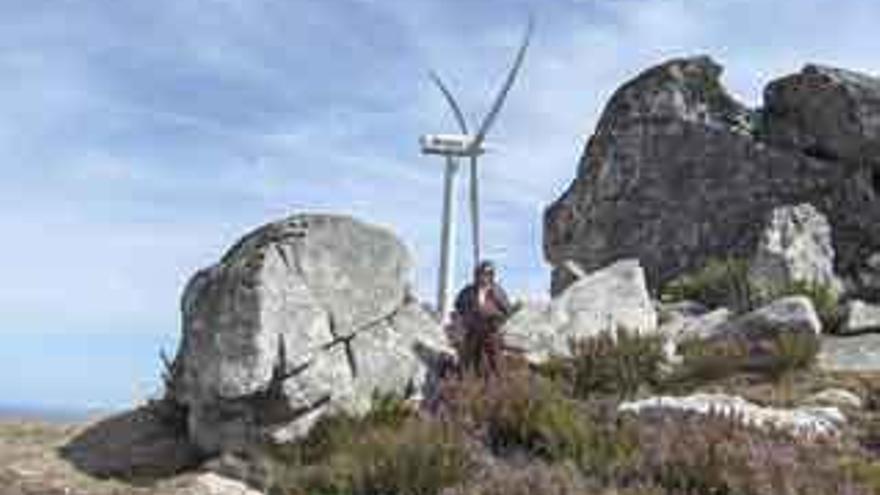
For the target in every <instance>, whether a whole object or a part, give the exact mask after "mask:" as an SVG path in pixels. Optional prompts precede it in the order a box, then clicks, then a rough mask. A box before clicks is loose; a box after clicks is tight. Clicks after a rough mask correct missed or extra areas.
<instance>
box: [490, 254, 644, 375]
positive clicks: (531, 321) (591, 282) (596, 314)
mask: <svg viewBox="0 0 880 495" xmlns="http://www.w3.org/2000/svg"><path fill="white" fill-rule="evenodd" d="M617 328H623V329H628V330H630V331H633V332H638V333H653V332H656V331H657V312H656V310H655V309H654V305H653V303H652V301H651V297H650V294H649V293H648V289H647V286H646V284H645V276H644V272H643V270H642V267H641V265H640V264H639V262H638V260H622V261H618V262H616V263H613V264H611V265H610V266H607V267H605V268H602V269H600V270H597V271H595V272H592V273H588V274H585V275H584V277H583V278H582V279H580V280H578V281H577V282H575V283H574V284H572V285H571V286H570V287H568V288H566V289H565V291H563V292H562V293H561V294H559V295H557V296H556V297H555V298H553V300H552V301H551V302H550V303H549V304H547V305H543V304H534V303H532V304H526V305H525V306H524V307H523V308H522V309H520V310H519V311H517V312H516V313H514V315H513V316H512V317H511V318H510V320H508V321H507V322H506V323H505V325H504V327H503V328H502V332H503V334H504V340H505V344H506V345H508V346H510V347H512V348H514V349H518V350H520V351H522V352H523V354H524V355H525V356H526V358H527V359H529V360H531V361H542V360H544V359H546V358H547V357H549V356H550V355H566V354H568V352H569V341H570V340H571V339H581V338H587V337H593V336H596V335H598V334H600V333H601V332H605V331H614V330H616V329H617Z"/></svg>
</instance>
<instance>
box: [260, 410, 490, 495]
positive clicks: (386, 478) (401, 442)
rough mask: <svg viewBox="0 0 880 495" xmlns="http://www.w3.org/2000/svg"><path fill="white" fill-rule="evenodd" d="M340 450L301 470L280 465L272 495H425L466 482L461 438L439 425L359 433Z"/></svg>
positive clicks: (411, 423)
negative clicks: (301, 494)
mask: <svg viewBox="0 0 880 495" xmlns="http://www.w3.org/2000/svg"><path fill="white" fill-rule="evenodd" d="M349 440H350V441H349V442H347V443H346V445H345V447H344V448H340V447H337V448H336V449H333V450H331V451H329V452H327V453H326V455H325V457H324V458H323V459H320V460H316V462H314V463H311V464H305V465H296V464H294V465H290V464H286V465H283V468H282V469H281V470H280V475H277V476H276V480H275V483H274V485H273V487H272V489H271V493H272V494H273V495H275V494H277V495H288V494H289V495H294V494H300V493H303V494H306V493H307V494H328V495H329V494H340V495H341V494H352V495H380V494H383V495H385V494H401V495H428V494H435V493H438V492H439V491H440V490H442V489H443V488H445V487H447V486H451V485H454V484H457V483H459V482H461V481H462V480H464V479H465V478H466V476H467V474H468V472H469V470H470V469H471V466H472V460H471V458H470V454H469V453H468V451H467V448H466V446H465V443H464V440H463V438H462V437H461V435H460V434H458V433H457V432H455V431H454V430H453V429H451V428H449V427H448V426H447V425H444V424H442V423H440V422H437V421H425V420H419V419H416V418H412V419H408V420H406V421H405V422H404V423H402V424H400V425H399V426H396V427H392V426H387V425H385V426H377V427H373V428H371V429H367V430H362V431H360V432H358V434H357V436H356V437H353V438H350V439H349Z"/></svg>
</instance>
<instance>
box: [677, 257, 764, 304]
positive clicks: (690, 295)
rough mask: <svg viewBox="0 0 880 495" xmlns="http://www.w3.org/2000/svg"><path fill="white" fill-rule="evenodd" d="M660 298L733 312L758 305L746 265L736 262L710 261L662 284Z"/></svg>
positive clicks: (729, 260) (736, 260) (726, 260)
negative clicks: (691, 271)
mask: <svg viewBox="0 0 880 495" xmlns="http://www.w3.org/2000/svg"><path fill="white" fill-rule="evenodd" d="M660 294H661V299H663V300H664V301H681V300H692V301H698V302H700V303H703V304H705V305H706V306H709V307H713V308H714V307H720V306H723V307H728V308H731V309H733V310H734V311H737V312H743V311H750V310H752V309H754V308H755V307H757V305H758V300H757V296H758V294H757V290H756V287H755V286H754V284H753V283H752V282H751V281H750V279H749V263H748V261H746V260H742V259H738V258H724V259H713V260H710V261H709V262H708V263H707V264H706V265H705V266H703V267H702V268H701V269H699V270H697V271H695V272H693V273H690V274H686V275H682V276H680V277H678V278H677V279H675V280H672V281H670V282H668V283H667V284H665V285H664V286H663V287H662V288H661V290H660Z"/></svg>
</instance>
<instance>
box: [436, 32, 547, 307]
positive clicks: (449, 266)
mask: <svg viewBox="0 0 880 495" xmlns="http://www.w3.org/2000/svg"><path fill="white" fill-rule="evenodd" d="M533 29H534V20H533V18H532V17H531V16H530V17H529V22H528V26H527V27H526V33H525V36H524V37H523V41H522V43H521V44H520V46H519V50H518V51H517V53H516V58H515V59H514V62H513V66H512V67H511V68H510V71H509V72H508V73H507V78H506V79H505V80H504V84H503V85H502V86H501V90H500V91H499V92H498V95H497V96H496V97H495V101H494V102H493V103H492V106H491V107H490V108H489V112H488V113H486V116H485V117H484V118H483V121H482V123H480V126H479V127H478V128H477V133H476V134H474V135H472V134H470V133H469V131H468V125H467V121H466V120H465V118H464V114H463V113H462V111H461V107H459V106H458V103H457V102H456V101H455V97H453V96H452V92H451V91H449V88H447V87H446V85H445V84H443V81H442V80H441V79H440V76H438V75H437V73H435V72H433V71H432V72H431V73H430V76H431V80H432V81H433V82H434V84H436V85H437V87H438V88H439V89H440V91H441V92H442V93H443V97H444V98H445V99H446V103H447V104H449V107H450V108H451V109H452V113H453V115H454V116H455V120H456V121H457V122H458V128H459V130H460V131H461V134H427V135H424V136H422V137H421V139H420V140H419V141H420V144H421V147H422V153H423V154H426V155H441V156H443V157H445V158H446V172H445V175H444V189H443V220H442V224H441V232H440V237H441V244H440V273H439V277H438V278H439V280H438V286H437V309H438V310H439V311H440V315H441V320H442V321H443V322H444V323H446V322H447V319H448V317H449V312H450V310H451V306H452V299H451V298H450V290H451V289H452V286H453V268H454V266H455V242H454V240H455V183H456V175H457V173H458V168H459V163H458V159H459V158H469V159H470V214H471V229H472V230H471V239H472V241H473V263H474V267H476V265H477V263H479V262H480V198H479V194H480V193H479V173H478V168H477V158H478V157H479V156H480V155H482V154H483V153H485V151H486V149H485V148H484V147H483V142H484V141H485V139H486V135H487V134H488V133H489V129H491V127H492V124H494V122H495V120H496V118H497V117H498V113H499V112H500V111H501V107H502V105H504V100H505V99H506V98H507V93H508V92H509V91H510V88H511V87H512V86H513V82H514V81H515V80H516V75H517V73H518V72H519V69H520V67H521V66H522V63H523V60H524V59H525V55H526V49H527V48H528V46H529V41H530V40H531V37H532V30H533Z"/></svg>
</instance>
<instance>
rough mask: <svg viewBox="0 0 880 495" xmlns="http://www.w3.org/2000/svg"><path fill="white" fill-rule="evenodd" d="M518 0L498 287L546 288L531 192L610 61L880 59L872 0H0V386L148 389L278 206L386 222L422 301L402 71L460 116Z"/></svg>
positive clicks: (750, 87) (445, 121) (428, 217)
mask: <svg viewBox="0 0 880 495" xmlns="http://www.w3.org/2000/svg"><path fill="white" fill-rule="evenodd" d="M529 10H531V11H533V12H534V14H535V16H536V20H537V29H536V34H535V39H534V43H533V46H532V47H531V51H530V53H529V55H528V58H527V60H526V65H525V67H524V71H523V73H522V77H521V79H520V80H519V81H518V83H517V85H516V86H515V87H514V89H513V91H512V92H511V95H510V99H509V104H508V105H507V107H506V108H505V109H504V111H503V112H502V114H501V117H500V120H499V122H498V125H497V126H496V128H495V129H494V133H493V135H492V136H491V137H490V140H491V142H492V144H494V145H495V147H497V151H496V152H494V153H492V154H490V155H488V156H487V157H486V158H485V159H484V160H483V162H482V171H481V178H482V185H483V186H482V190H483V191H482V192H483V198H484V207H483V208H484V212H485V217H484V226H485V234H484V235H485V237H486V239H485V240H486V246H485V250H486V252H487V254H488V255H489V256H490V257H492V258H494V259H496V260H497V261H498V263H499V264H500V266H501V271H502V276H503V280H504V283H505V284H506V285H507V286H508V287H509V289H510V291H511V292H513V293H514V294H517V295H520V296H524V295H536V296H537V295H543V294H544V293H545V292H546V287H547V284H548V267H547V266H545V264H544V263H543V260H542V256H541V249H540V243H541V211H542V209H543V207H544V206H545V205H546V204H547V203H549V202H550V201H551V200H553V199H554V198H555V197H556V196H557V195H558V194H559V193H560V192H561V191H562V190H563V189H564V187H565V186H566V185H567V184H568V182H569V181H570V180H571V179H572V177H573V175H574V171H575V166H576V163H577V159H578V157H579V155H580V153H581V151H582V148H583V145H584V142H585V139H586V136H587V135H588V134H589V133H590V132H591V131H592V128H593V125H594V124H595V120H596V117H597V115H598V114H599V112H600V111H601V109H602V107H603V105H604V102H605V101H606V100H607V98H608V97H609V96H610V95H611V93H612V92H613V91H614V89H615V88H616V87H617V86H618V85H619V84H621V83H622V82H624V81H625V80H626V79H628V78H630V77H632V76H633V75H635V74H636V73H638V72H639V71H641V70H643V69H645V68H647V67H648V66H650V65H652V64H655V63H658V62H661V61H663V60H664V59H667V58H670V57H673V56H682V55H693V54H704V53H705V54H709V55H711V56H713V57H714V58H715V59H716V60H718V61H719V62H721V63H722V64H723V65H724V66H725V68H726V72H725V76H724V81H725V83H726V84H727V85H728V87H729V88H730V89H731V91H732V92H733V93H734V94H735V95H736V96H737V97H739V98H740V99H742V100H743V101H745V102H746V103H747V104H749V105H759V104H760V91H761V88H762V87H763V85H764V84H765V83H766V82H768V81H769V80H770V79H772V78H775V77H779V76H781V75H783V74H786V73H789V72H792V71H796V70H798V69H799V68H800V67H801V66H802V65H803V64H804V63H807V62H821V63H826V64H831V65H838V66H844V67H849V68H853V69H859V70H862V71H866V72H869V73H880V60H878V59H877V58H876V54H877V53H880V37H877V36H876V22H877V20H878V19H880V4H878V3H877V2H876V1H874V0H846V1H843V0H837V1H830V0H778V1H772V0H702V1H685V0H677V1H676V0H541V1H538V0H534V1H525V0H519V1H514V0H509V1H503V0H484V1H479V0H406V1H390V0H151V1H149V2H146V1H135V0H127V1H119V0H0V70H2V73H3V77H2V78H0V228H2V232H3V242H0V274H2V276H0V339H2V342H3V344H2V347H0V403H2V402H5V403H7V404H17V405H21V404H26V405H38V406H40V405H42V406H45V407H60V406H69V407H77V408H80V407H103V408H111V407H121V406H124V405H126V404H129V403H131V402H132V401H136V400H141V399H143V398H145V397H146V396H148V395H150V394H151V393H155V390H156V381H157V380H156V377H157V376H158V368H159V363H158V357H157V356H158V350H159V348H160V347H163V346H164V347H165V348H166V349H167V350H169V351H170V350H172V349H173V346H174V345H175V341H176V339H177V336H178V333H179V315H178V299H179V296H180V291H181V288H182V286H183V284H184V282H185V281H186V279H187V278H188V277H189V276H190V274H192V273H193V272H194V271H195V270H196V269H198V268H199V267H202V266H205V265H208V264H210V263H212V262H214V261H215V260H216V259H217V258H218V257H219V256H220V255H221V254H222V252H223V251H224V250H225V249H226V248H227V247H228V246H229V245H230V244H231V243H233V242H234V241H235V240H236V239H237V238H238V237H239V236H241V235H243V234H244V233H246V232H247V231H248V230H250V229H252V228H254V227H256V226H258V225H260V224H263V223H265V222H267V221H270V220H273V219H277V218H280V217H283V216H284V215H287V214H290V213H294V212H301V211H325V212H338V213H348V214H352V215H354V216H356V217H358V218H360V219H363V220H365V221H369V222H373V223H377V224H381V225H385V226H388V227H391V228H393V229H394V230H395V231H396V232H397V233H398V234H399V235H400V236H401V237H402V238H403V239H404V241H405V242H406V243H407V244H408V246H409V247H410V249H411V250H412V251H413V254H414V256H415V259H416V262H417V269H416V270H415V273H414V282H415V286H416V288H417V290H418V293H419V294H420V295H421V296H422V297H424V298H426V299H429V300H431V299H433V287H434V284H435V276H434V266H435V265H436V259H437V248H436V246H437V240H438V237H439V225H438V219H439V213H440V201H441V191H442V166H441V164H440V161H439V160H437V159H432V158H428V157H423V156H420V155H419V153H418V147H417V138H418V136H419V134H421V133H424V132H444V131H454V129H455V127H454V121H453V120H452V119H451V116H450V115H449V113H448V112H447V109H446V108H445V104H444V102H443V100H442V98H441V97H440V95H439V93H437V91H436V89H435V88H434V87H433V86H432V85H431V84H430V81H429V80H428V78H427V77H426V74H427V71H428V70H429V69H436V70H438V71H439V72H440V73H441V74H442V75H443V76H444V78H445V79H446V81H447V83H448V84H449V86H451V88H452V90H453V91H454V92H455V93H456V95H457V96H458V97H459V100H460V102H461V103H462V105H463V107H464V108H465V112H466V113H467V114H468V116H469V117H470V118H471V119H472V120H477V119H479V118H480V117H481V116H482V112H483V111H485V109H486V106H487V105H488V104H489V102H490V99H491V95H492V94H493V93H494V91H495V88H496V87H497V86H498V84H499V83H500V81H501V78H502V77H503V76H504V73H505V71H506V69H507V66H508V64H509V62H510V58H511V56H512V50H513V49H514V47H515V45H516V44H517V42H518V40H519V38H520V36H521V33H522V30H523V27H524V24H525V19H526V14H527V12H528V11H529ZM460 185H461V186H462V187H463V186H464V185H465V183H464V181H462V182H461V183H460ZM464 192H465V191H464V189H462V190H461V191H460V199H461V200H462V201H463V200H464V199H465V196H464ZM463 205H464V203H463V202H462V206H463ZM460 211H461V212H462V215H463V214H464V208H461V209H460ZM464 220H465V218H464V216H462V217H461V221H462V223H461V224H460V225H462V228H461V229H460V232H461V239H460V241H461V242H462V248H464V246H465V244H464V243H465V242H467V236H466V232H467V230H466V228H465V224H464V223H463V222H464ZM461 252H462V253H463V254H464V253H466V252H467V251H466V250H464V249H462V250H461ZM461 261H462V263H461V265H460V266H459V272H460V274H461V275H463V274H464V273H465V272H466V271H467V260H465V259H462V260H461Z"/></svg>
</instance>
